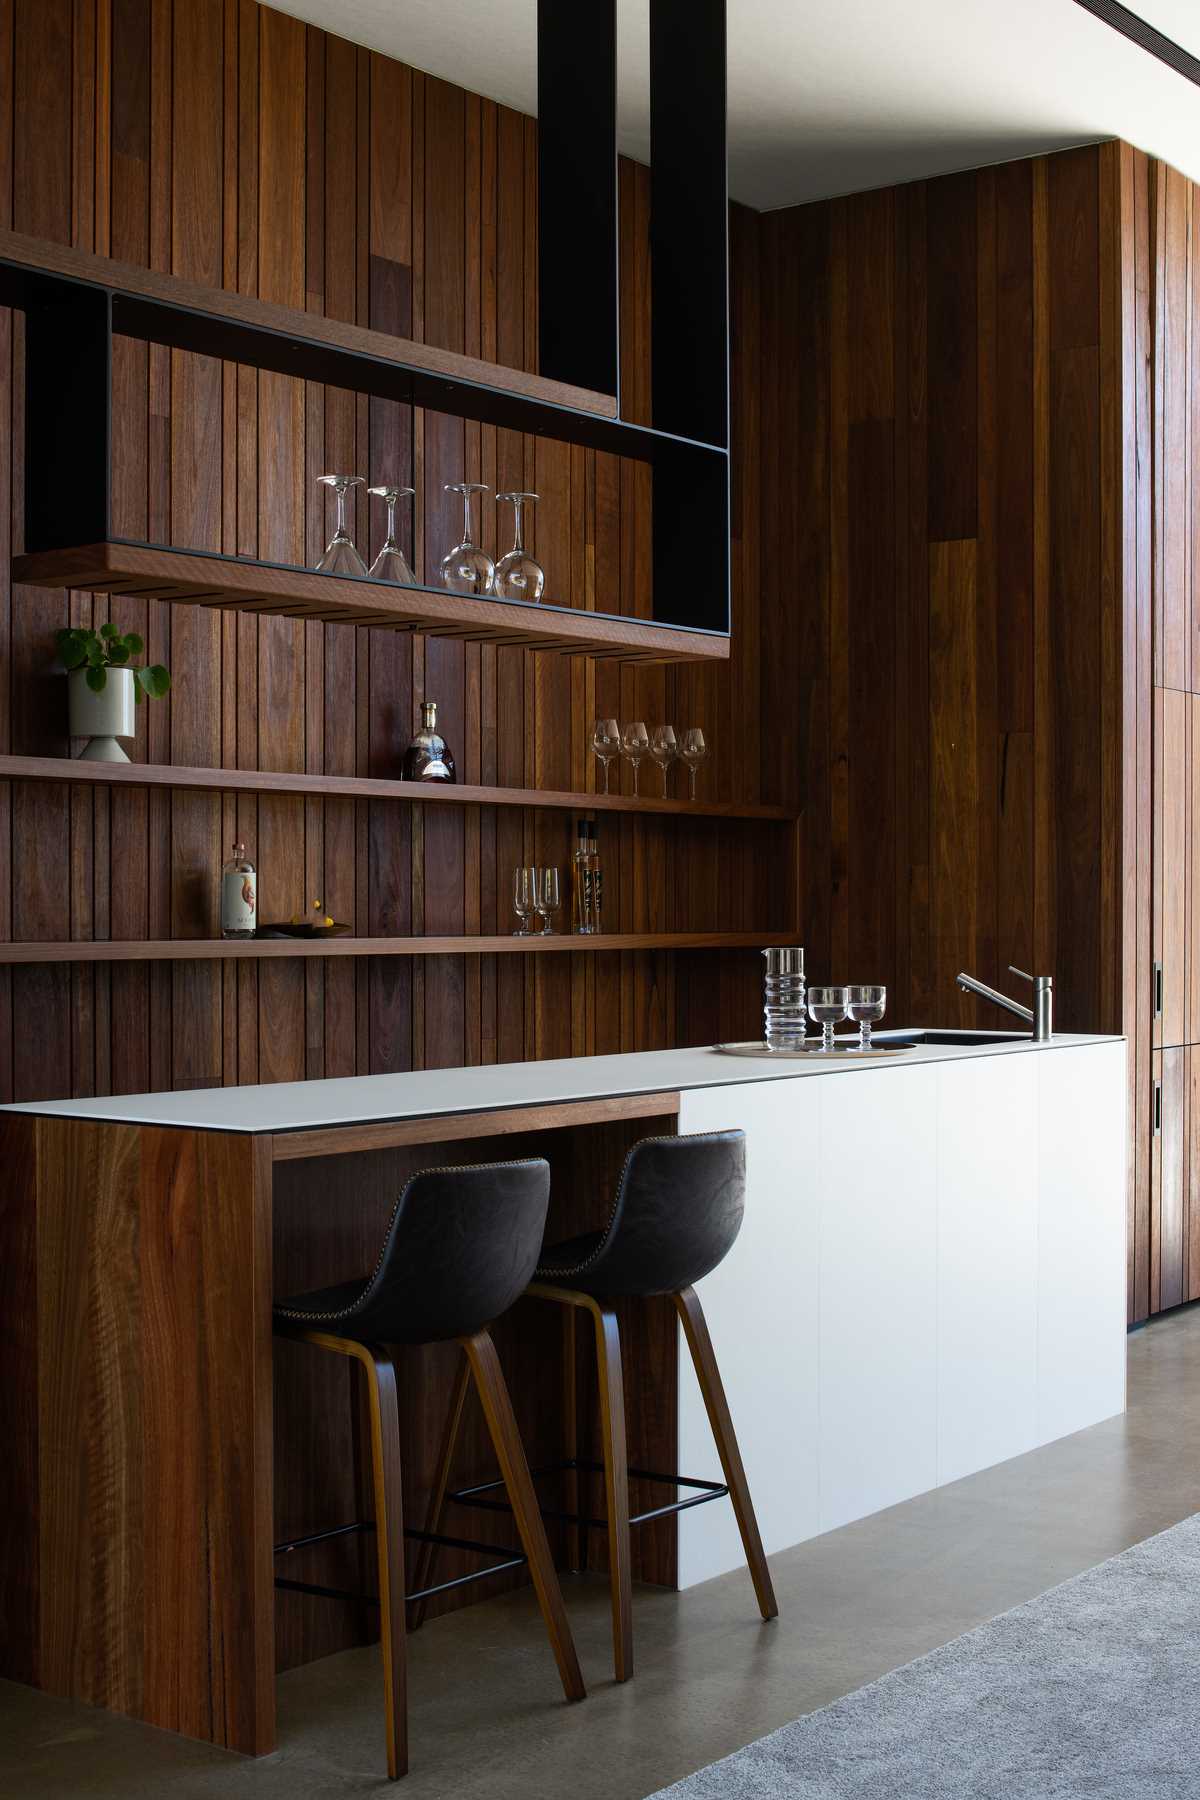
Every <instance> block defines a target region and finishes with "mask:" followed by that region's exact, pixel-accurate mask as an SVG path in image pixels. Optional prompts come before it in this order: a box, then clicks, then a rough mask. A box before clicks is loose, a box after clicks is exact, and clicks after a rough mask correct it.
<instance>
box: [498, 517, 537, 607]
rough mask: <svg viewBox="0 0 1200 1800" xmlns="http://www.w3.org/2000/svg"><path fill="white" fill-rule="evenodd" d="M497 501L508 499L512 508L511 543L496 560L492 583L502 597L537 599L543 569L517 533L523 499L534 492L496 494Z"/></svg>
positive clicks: (519, 531)
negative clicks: (506, 550)
mask: <svg viewBox="0 0 1200 1800" xmlns="http://www.w3.org/2000/svg"><path fill="white" fill-rule="evenodd" d="M496 499H497V501H500V500H511V501H512V508H513V547H512V549H511V550H510V551H509V553H508V555H507V556H502V557H501V558H500V561H499V562H498V563H497V564H496V573H495V575H494V577H493V582H492V585H493V586H494V588H495V590H496V592H497V593H498V594H499V596H500V598H501V599H502V600H540V599H541V597H542V589H543V588H544V587H545V585H546V571H545V569H543V567H542V565H541V563H540V562H538V561H537V559H536V558H535V557H532V556H530V554H529V552H528V550H527V549H526V548H525V542H524V539H523V538H522V536H521V513H522V509H523V508H524V506H525V503H526V501H528V500H536V499H537V495H536V494H497V495H496Z"/></svg>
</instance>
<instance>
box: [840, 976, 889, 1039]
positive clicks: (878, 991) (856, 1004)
mask: <svg viewBox="0 0 1200 1800" xmlns="http://www.w3.org/2000/svg"><path fill="white" fill-rule="evenodd" d="M886 1010H887V989H886V988H885V987H877V986H866V987H863V986H856V987H848V988H847V989H846V1015H847V1017H848V1018H850V1019H852V1020H853V1021H854V1023H855V1024H856V1025H857V1026H858V1047H859V1049H860V1050H861V1051H863V1052H864V1053H865V1052H867V1051H869V1050H870V1049H871V1047H872V1046H871V1027H872V1025H878V1023H879V1021H880V1019H882V1017H883V1015H884V1013H885V1012H886Z"/></svg>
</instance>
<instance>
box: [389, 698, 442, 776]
mask: <svg viewBox="0 0 1200 1800" xmlns="http://www.w3.org/2000/svg"><path fill="white" fill-rule="evenodd" d="M402 779H403V780H405V781H453V780H454V779H455V775H454V757H453V756H452V755H451V752H450V746H449V745H448V744H447V742H446V740H445V738H444V737H442V736H441V734H440V732H439V731H438V729H437V701H436V700H422V702H421V729H420V731H418V732H417V734H416V736H415V737H414V738H413V740H412V742H411V743H410V744H409V746H408V749H407V750H406V751H405V752H404V766H403V769H402Z"/></svg>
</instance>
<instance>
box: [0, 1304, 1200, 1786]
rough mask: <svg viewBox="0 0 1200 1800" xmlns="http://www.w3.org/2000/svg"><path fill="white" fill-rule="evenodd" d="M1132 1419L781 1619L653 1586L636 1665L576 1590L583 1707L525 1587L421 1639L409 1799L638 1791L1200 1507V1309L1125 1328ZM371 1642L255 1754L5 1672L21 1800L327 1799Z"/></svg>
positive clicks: (791, 1586) (312, 1684) (8, 1736)
mask: <svg viewBox="0 0 1200 1800" xmlns="http://www.w3.org/2000/svg"><path fill="white" fill-rule="evenodd" d="M1129 1377H1130V1386H1129V1412H1128V1413H1127V1414H1125V1415H1124V1416H1123V1417H1121V1418H1117V1419H1113V1420H1110V1421H1109V1422H1107V1423H1105V1424H1102V1425H1096V1426H1093V1427H1092V1428H1091V1429H1090V1430H1088V1431H1083V1432H1079V1433H1077V1434H1076V1435H1075V1436H1074V1437H1070V1438H1064V1439H1062V1440H1061V1441H1060V1442H1059V1443H1057V1444H1052V1445H1050V1446H1049V1447H1048V1448H1047V1449H1044V1450H1037V1451H1034V1452H1033V1453H1032V1454H1030V1455H1028V1456H1022V1457H1018V1458H1016V1459H1015V1460H1014V1461H1012V1462H1008V1463H1003V1464H1001V1465H999V1466H998V1467H997V1468H995V1469H991V1470H988V1471H986V1472H985V1473H984V1474H982V1475H973V1476H971V1477H969V1478H968V1479H967V1480H965V1481H960V1482H957V1483H956V1484H955V1485H954V1486H953V1487H948V1488H943V1489H941V1490H940V1492H938V1493H934V1494H928V1495H925V1496H923V1497H922V1498H920V1499H917V1500H910V1501H907V1502H905V1503H904V1504H903V1505H902V1506H895V1507H892V1508H891V1509H890V1510H889V1511H887V1512H884V1513H878V1514H876V1515H875V1517H874V1518H871V1519H866V1520H864V1521H862V1522H861V1523H860V1524H857V1525H849V1526H846V1527H845V1528H844V1529H842V1530H841V1531H835V1532H830V1533H829V1534H828V1535H827V1536H825V1537H822V1538H818V1539H816V1540H814V1541H813V1542H812V1543H808V1544H803V1545H801V1546H800V1547H799V1548H798V1549H795V1550H790V1551H787V1552H785V1553H784V1554H783V1555H781V1556H776V1557H773V1558H772V1559H771V1560H772V1569H773V1572H774V1578H775V1585H776V1589H777V1592H778V1596H779V1602H780V1609H781V1616H780V1618H779V1620H778V1621H777V1622H776V1623H774V1624H772V1625H769V1626H764V1625H762V1624H761V1623H760V1621H759V1618H758V1614H757V1611H756V1609H755V1605H754V1598H753V1594H752V1592H751V1589H750V1583H749V1580H748V1578H747V1577H746V1576H745V1575H744V1574H743V1573H736V1574H733V1575H726V1576H722V1577H721V1578H720V1579H719V1580H717V1581H710V1582H708V1583H706V1584H705V1585H704V1586H703V1587H698V1588H693V1589H691V1590H690V1591H689V1592H688V1593H686V1594H678V1595H677V1594H668V1593H661V1592H658V1591H656V1590H652V1589H648V1590H643V1591H641V1592H639V1593H638V1594H636V1596H635V1601H634V1617H635V1632H636V1653H637V1674H636V1677H635V1679H634V1680H633V1681H631V1682H629V1683H628V1684H627V1685H625V1686H623V1687H617V1686H616V1685H615V1684H614V1683H613V1681H612V1679H611V1675H610V1669H611V1663H610V1660H609V1636H608V1599H607V1589H606V1587H605V1586H604V1585H603V1583H602V1582H596V1581H595V1580H589V1579H586V1578H585V1579H582V1580H580V1581H577V1582H574V1583H572V1584H570V1585H569V1586H568V1588H567V1603H568V1606H569V1608H570V1611H571V1616H572V1621H573V1625H574V1629H575V1635H576V1642H577V1644H578V1648H579V1654H580V1659H581V1661H582V1663H583V1668H584V1674H585V1677H586V1678H587V1679H588V1682H589V1686H590V1695H589V1698H588V1700H587V1701H586V1702H585V1703H584V1704H583V1705H581V1706H567V1705H566V1704H564V1703H563V1702H562V1701H561V1699H559V1698H557V1696H558V1694H559V1692H560V1690H559V1689H558V1686H557V1681H556V1677H555V1673H554V1667H553V1663H552V1662H551V1659H550V1654H549V1651H548V1649H547V1647H546V1643H545V1639H544V1637H543V1634H542V1630H541V1625H540V1622H539V1620H538V1617H537V1614H536V1611H535V1610H534V1608H533V1607H532V1604H531V1602H530V1600H529V1598H528V1596H527V1594H524V1593H522V1594H518V1595H513V1596H511V1597H509V1598H507V1599H504V1600H499V1601H494V1602H491V1603H489V1604H487V1605H482V1606H476V1607H473V1608H469V1609H468V1610H466V1611H464V1612H460V1613H457V1614H454V1615H452V1616H451V1617H449V1618H446V1619H443V1620H439V1621H437V1622H435V1623H434V1624H432V1625H429V1626H427V1627H426V1628H425V1629H424V1630H423V1631H422V1632H421V1633H420V1634H419V1635H418V1636H417V1637H416V1638H414V1639H413V1640H412V1653H411V1681H412V1694H411V1713H410V1725H411V1734H412V1773H411V1775H410V1776H409V1778H408V1780H407V1782H406V1784H405V1786H404V1789H403V1790H402V1791H403V1792H404V1794H405V1795H406V1800H422V1797H427V1796H428V1797H433V1796H437V1797H438V1800H443V1797H448V1796H453V1800H484V1796H486V1797H487V1800H506V1797H508V1796H511V1797H512V1800H567V1797H569V1800H600V1797H601V1796H603V1800H643V1797H644V1796H645V1795H647V1794H650V1793H653V1792H654V1791H655V1790H656V1789H657V1788H659V1787H662V1786H664V1785H666V1784H667V1783H669V1782H671V1781H674V1780H677V1779H678V1778H679V1777H680V1776H682V1775H684V1774H687V1773H688V1772H690V1771H691V1770H693V1769H695V1768H698V1767H700V1766H701V1765H702V1764H704V1763H707V1762H711V1761H713V1760H714V1758H716V1757H719V1756H723V1755H725V1754H727V1753H728V1752H729V1751H731V1750H734V1749H737V1748H738V1747H739V1746H740V1745H742V1744H745V1743H748V1742H749V1741H750V1740H751V1739H753V1738H756V1737H760V1736H761V1735H762V1734H763V1733H764V1732H767V1731H771V1730H773V1729H774V1728H775V1727H776V1726H777V1725H782V1724H784V1723H786V1722H787V1721H788V1720H790V1719H794V1718H796V1717H798V1715H799V1714H801V1713H804V1712H809V1711H811V1710H812V1709H813V1708H815V1707H818V1706H823V1705H825V1704H826V1703H827V1702H828V1701H830V1700H834V1699H836V1698H837V1697H838V1696H839V1695H841V1694H844V1693H847V1692H849V1691H850V1690H851V1689H853V1688H857V1687H861V1686H862V1684H863V1683H864V1682H867V1681H870V1680H872V1679H873V1678H874V1677H875V1676H877V1675H880V1674H883V1673H884V1672H886V1671H887V1670H889V1669H893V1668H896V1667H898V1666H899V1665H900V1664H901V1663H905V1662H908V1661H910V1660H911V1659H912V1658H913V1657H915V1656H920V1655H921V1654H922V1653H923V1652H924V1651H926V1650H930V1649H932V1648H934V1647H935V1646H936V1645H938V1644H942V1643H945V1642H946V1641H947V1640H948V1639H950V1638H953V1637H956V1636H958V1634H959V1633H960V1632H963V1631H966V1630H969V1629H970V1628H971V1627H972V1626H974V1625H977V1624H979V1623H980V1622H981V1621H983V1620H984V1619H988V1618H991V1617H992V1616H994V1615H995V1614H996V1613H998V1612H1002V1611H1004V1610H1005V1609H1006V1608H1008V1607H1010V1606H1015V1605H1017V1604H1018V1603H1019V1602H1020V1601H1023V1600H1027V1599H1030V1598H1031V1597H1032V1596H1033V1595H1034V1594H1038V1593H1041V1592H1042V1591H1043V1590H1044V1589H1046V1588H1048V1587H1051V1586H1052V1585H1053V1584H1054V1583H1055V1582H1058V1581H1062V1580H1064V1579H1066V1577H1068V1576H1070V1575H1074V1574H1077V1573H1079V1572H1080V1571H1081V1570H1083V1569H1087V1568H1090V1567H1091V1566H1092V1565H1093V1564H1095V1563H1098V1562H1102V1561H1103V1560H1104V1559H1105V1558H1106V1557H1109V1556H1113V1555H1115V1554H1116V1553H1117V1551H1119V1550H1124V1549H1126V1548H1127V1547H1128V1546H1129V1545H1130V1544H1134V1543H1137V1542H1138V1541H1139V1540H1140V1539H1142V1538H1146V1537H1149V1536H1151V1535H1152V1534H1153V1533H1154V1532H1156V1531H1162V1530H1165V1529H1166V1527H1167V1526H1169V1525H1174V1524H1176V1523H1177V1522H1178V1521H1179V1520H1180V1519H1183V1518H1186V1517H1188V1516H1189V1514H1191V1513H1193V1512H1195V1511H1197V1510H1198V1509H1200V1307H1196V1308H1193V1309H1190V1310H1188V1311H1184V1312H1180V1313H1176V1314H1174V1315H1172V1316H1171V1317H1169V1318H1166V1319H1163V1320H1160V1321H1159V1322H1157V1323H1156V1324H1153V1325H1151V1326H1149V1327H1147V1328H1146V1329H1145V1330H1144V1331H1141V1332H1139V1333H1137V1334H1135V1335H1134V1336H1133V1337H1132V1338H1131V1339H1130V1340H1129ZM382 1716H383V1708H382V1691H381V1683H380V1676H379V1663H378V1655H377V1652H376V1651H374V1650H355V1651H350V1652H347V1653H346V1654H344V1655H342V1656H336V1657H330V1658H328V1659H327V1660H326V1661H324V1662H321V1663H315V1664H313V1665H311V1666H310V1667H308V1668H305V1669H299V1670H295V1671H293V1672H292V1673H290V1674H288V1675H286V1676H284V1677H283V1678H282V1679H281V1681H280V1683H279V1739H280V1744H281V1746H282V1747H281V1748H280V1750H278V1751H277V1752H276V1753H275V1754H274V1755H273V1756H269V1757H265V1758H263V1759H262V1760H261V1761H258V1762H250V1761H246V1760H244V1759H242V1758H240V1757H237V1756H234V1755H232V1754H230V1753H228V1752H225V1751H220V1750H215V1749H213V1748H212V1747H211V1746H208V1745H203V1744H196V1743H191V1742H188V1741H187V1740H184V1739H181V1738H177V1737H175V1736H173V1735H171V1734H169V1733H166V1732H160V1731H154V1730H152V1729H150V1728H148V1727H146V1726H141V1725H136V1724H132V1723H130V1722H129V1721H126V1720H121V1719H117V1718H114V1717H112V1716H111V1715H109V1714H106V1713H100V1712H96V1711H94V1710H92V1709H90V1708H88V1707H85V1706H79V1705H75V1704H72V1703H68V1702H64V1701H59V1700H51V1699H47V1698H46V1697H44V1696H43V1695H41V1694H37V1693H34V1692H32V1691H31V1690H30V1689H27V1688H22V1687H17V1686H14V1685H12V1684H11V1683H3V1682H0V1793H3V1794H5V1795H11V1796H13V1800H51V1797H52V1796H53V1800H59V1797H60V1796H72V1795H81V1796H82V1795H86V1796H88V1797H89V1800H143V1797H144V1800H163V1797H164V1796H178V1797H179V1800H192V1797H193V1796H194V1797H195V1800H209V1797H210V1796H211V1797H212V1800H224V1797H225V1796H228V1797H229V1800H241V1797H242V1796H253V1797H254V1800H318V1797H319V1800H334V1797H335V1796H340V1795H359V1794H375V1793H386V1792H389V1791H391V1792H395V1791H396V1790H395V1789H391V1788H390V1787H389V1784H388V1783H387V1782H386V1780H384V1779H383V1778H382V1770H383V1767H384V1763H383V1741H382Z"/></svg>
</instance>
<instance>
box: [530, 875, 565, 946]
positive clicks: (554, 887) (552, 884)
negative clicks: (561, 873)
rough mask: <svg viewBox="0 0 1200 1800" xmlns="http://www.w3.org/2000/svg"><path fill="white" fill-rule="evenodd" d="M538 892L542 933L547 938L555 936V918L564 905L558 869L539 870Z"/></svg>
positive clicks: (537, 898) (537, 901) (537, 899)
mask: <svg viewBox="0 0 1200 1800" xmlns="http://www.w3.org/2000/svg"><path fill="white" fill-rule="evenodd" d="M535 873H536V875H537V892H536V896H535V904H536V906H537V911H538V917H539V918H540V919H541V921H542V933H543V936H545V937H553V936H554V917H555V914H556V913H557V912H558V909H559V907H560V906H561V905H562V894H561V892H560V890H559V885H558V870H557V869H538V870H536V871H535Z"/></svg>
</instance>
